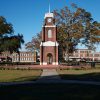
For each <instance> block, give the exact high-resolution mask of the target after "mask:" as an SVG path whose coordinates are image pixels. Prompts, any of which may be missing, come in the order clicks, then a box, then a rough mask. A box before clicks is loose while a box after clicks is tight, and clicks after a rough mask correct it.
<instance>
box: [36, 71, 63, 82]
mask: <svg viewBox="0 0 100 100" xmlns="http://www.w3.org/2000/svg"><path fill="white" fill-rule="evenodd" d="M60 80H61V78H60V76H59V74H58V73H57V71H56V69H43V72H42V74H41V76H40V78H39V79H38V80H37V82H46V81H60Z"/></svg>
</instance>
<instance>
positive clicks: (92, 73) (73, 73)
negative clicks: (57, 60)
mask: <svg viewBox="0 0 100 100" xmlns="http://www.w3.org/2000/svg"><path fill="white" fill-rule="evenodd" d="M57 71H58V73H59V75H60V76H61V78H62V79H68V80H70V79H71V80H85V81H100V69H88V70H75V69H69V70H67V69H66V70H57Z"/></svg>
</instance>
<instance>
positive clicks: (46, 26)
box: [42, 25, 56, 27]
mask: <svg viewBox="0 0 100 100" xmlns="http://www.w3.org/2000/svg"><path fill="white" fill-rule="evenodd" d="M42 27H56V25H46V26H42Z"/></svg>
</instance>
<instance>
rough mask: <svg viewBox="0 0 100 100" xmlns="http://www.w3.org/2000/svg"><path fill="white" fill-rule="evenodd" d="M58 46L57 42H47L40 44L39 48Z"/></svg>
mask: <svg viewBox="0 0 100 100" xmlns="http://www.w3.org/2000/svg"><path fill="white" fill-rule="evenodd" d="M58 45H59V44H58V43H57V42H52V41H47V42H41V44H40V46H58Z"/></svg>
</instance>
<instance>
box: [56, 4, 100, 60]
mask: <svg viewBox="0 0 100 100" xmlns="http://www.w3.org/2000/svg"><path fill="white" fill-rule="evenodd" d="M72 8H73V10H72V11H71V10H70V9H69V8H68V7H65V8H63V9H61V10H60V11H58V10H55V11H54V14H55V19H56V24H57V27H58V28H57V29H58V30H57V34H58V36H57V38H58V42H59V44H60V45H59V47H60V50H62V51H63V55H65V54H67V58H68V60H69V55H70V54H71V53H72V52H73V51H74V50H75V49H76V46H77V45H78V43H82V44H84V45H86V46H87V47H89V48H91V49H92V48H93V47H94V44H95V43H99V42H100V23H98V22H97V21H94V20H93V18H92V16H91V14H90V13H89V12H87V11H86V10H85V9H82V8H78V7H77V6H76V5H75V4H72ZM89 41H90V42H89ZM60 57H61V56H60Z"/></svg>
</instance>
